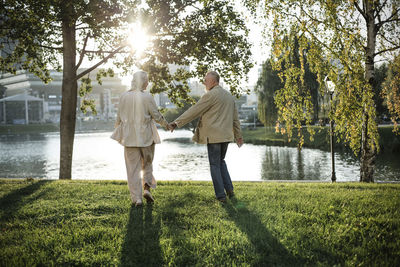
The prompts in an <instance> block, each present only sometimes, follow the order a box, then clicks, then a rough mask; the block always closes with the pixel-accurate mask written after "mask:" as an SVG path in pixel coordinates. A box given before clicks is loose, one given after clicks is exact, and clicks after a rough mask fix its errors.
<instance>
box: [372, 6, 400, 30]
mask: <svg viewBox="0 0 400 267" xmlns="http://www.w3.org/2000/svg"><path fill="white" fill-rule="evenodd" d="M399 11H400V8H398V9H397V10H396V12H394V13H393V14H392V15H391V16H390V17H388V18H387V19H386V20H383V21H381V22H380V23H378V24H377V26H379V27H381V26H382V25H383V24H385V23H389V22H394V21H400V19H393V18H394V17H395V16H397V14H398V13H399Z"/></svg>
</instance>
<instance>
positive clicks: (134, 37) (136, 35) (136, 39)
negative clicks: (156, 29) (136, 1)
mask: <svg viewBox="0 0 400 267" xmlns="http://www.w3.org/2000/svg"><path fill="white" fill-rule="evenodd" d="M149 39H150V38H149V35H148V34H147V32H146V31H145V29H144V28H143V26H142V24H141V23H132V24H130V25H129V36H128V41H129V44H130V46H131V48H132V52H133V53H136V55H138V56H140V55H141V54H142V53H143V52H144V51H145V50H146V48H147V47H148V46H149Z"/></svg>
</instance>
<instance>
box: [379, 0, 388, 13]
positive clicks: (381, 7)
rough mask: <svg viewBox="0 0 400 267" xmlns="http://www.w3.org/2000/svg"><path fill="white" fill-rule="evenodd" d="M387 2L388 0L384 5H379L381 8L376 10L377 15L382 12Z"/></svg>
mask: <svg viewBox="0 0 400 267" xmlns="http://www.w3.org/2000/svg"><path fill="white" fill-rule="evenodd" d="M378 2H379V1H378ZM386 2H387V0H385V1H383V3H382V5H380V6H379V7H380V8H379V9H377V10H376V15H379V14H380V13H381V11H382V9H383V7H384V6H385V5H386Z"/></svg>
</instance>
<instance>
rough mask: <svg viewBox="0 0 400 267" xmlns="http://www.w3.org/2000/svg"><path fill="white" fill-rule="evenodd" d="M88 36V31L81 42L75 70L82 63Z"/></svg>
mask: <svg viewBox="0 0 400 267" xmlns="http://www.w3.org/2000/svg"><path fill="white" fill-rule="evenodd" d="M89 36H90V34H89V33H88V34H87V35H86V37H85V41H84V42H83V46H82V51H81V53H80V55H79V62H78V64H76V66H75V70H78V69H79V66H80V65H81V64H82V61H83V58H84V56H85V48H86V45H87V41H88V39H89Z"/></svg>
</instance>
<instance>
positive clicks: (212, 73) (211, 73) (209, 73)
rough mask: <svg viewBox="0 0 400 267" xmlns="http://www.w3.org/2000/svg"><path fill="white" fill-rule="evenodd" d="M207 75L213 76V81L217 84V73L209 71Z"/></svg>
mask: <svg viewBox="0 0 400 267" xmlns="http://www.w3.org/2000/svg"><path fill="white" fill-rule="evenodd" d="M207 74H208V75H211V76H213V77H214V79H215V81H216V82H217V83H219V74H218V72H216V71H213V70H210V71H209V72H207Z"/></svg>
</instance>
